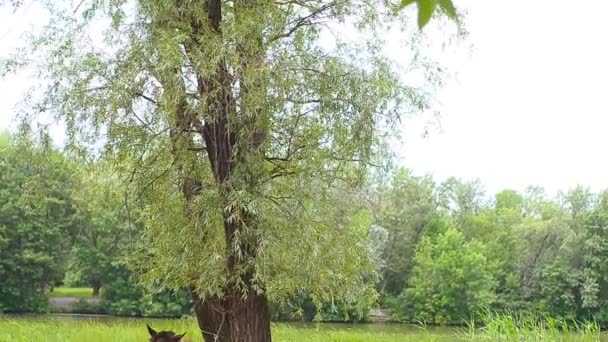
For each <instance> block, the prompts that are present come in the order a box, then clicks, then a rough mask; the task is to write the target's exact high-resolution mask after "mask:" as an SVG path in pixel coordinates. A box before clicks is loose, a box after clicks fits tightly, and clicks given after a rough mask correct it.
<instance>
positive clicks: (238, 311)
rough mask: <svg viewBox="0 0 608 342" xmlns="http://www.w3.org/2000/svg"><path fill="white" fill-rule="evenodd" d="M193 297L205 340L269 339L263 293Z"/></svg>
mask: <svg viewBox="0 0 608 342" xmlns="http://www.w3.org/2000/svg"><path fill="white" fill-rule="evenodd" d="M192 296H193V298H194V302H195V303H196V304H195V307H194V310H195V313H196V317H197V320H198V325H199V327H200V329H201V332H202V334H203V338H204V339H205V342H266V341H268V342H270V341H271V334H270V310H269V309H268V301H267V299H266V296H264V295H259V294H254V293H251V294H249V295H248V296H247V297H246V298H244V299H243V298H241V296H240V295H227V296H225V297H223V298H206V299H204V300H201V299H200V298H199V297H198V296H197V295H196V293H194V292H193V293H192Z"/></svg>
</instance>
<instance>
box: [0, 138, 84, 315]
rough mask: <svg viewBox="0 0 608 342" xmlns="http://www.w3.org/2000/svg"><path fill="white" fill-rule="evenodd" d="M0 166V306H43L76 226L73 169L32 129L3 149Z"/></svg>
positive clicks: (3, 308) (12, 308) (15, 308)
mask: <svg viewBox="0 0 608 342" xmlns="http://www.w3.org/2000/svg"><path fill="white" fill-rule="evenodd" d="M0 170H2V172H0V279H2V286H0V312H2V311H9V312H15V311H17V312H21V311H40V310H44V309H45V308H46V296H45V292H46V291H47V289H48V288H49V287H50V286H53V284H54V283H55V282H57V281H59V280H61V278H62V277H63V270H64V267H65V260H66V258H67V253H66V251H67V250H69V248H68V246H69V236H70V232H71V231H73V229H74V222H73V217H74V208H73V202H72V199H71V198H70V193H69V189H70V187H71V183H72V181H73V178H72V177H73V171H72V169H71V167H70V165H69V163H68V162H67V161H66V159H65V158H64V157H63V156H62V155H61V154H60V153H58V152H57V151H55V150H53V149H51V148H49V147H48V145H46V144H45V143H44V140H39V142H36V143H35V142H34V141H33V140H32V139H31V138H29V137H28V136H27V135H26V136H24V137H23V138H21V139H20V140H15V141H14V142H12V143H11V144H9V145H8V146H5V147H4V148H1V149H0Z"/></svg>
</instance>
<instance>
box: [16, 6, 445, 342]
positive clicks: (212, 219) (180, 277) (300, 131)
mask: <svg viewBox="0 0 608 342" xmlns="http://www.w3.org/2000/svg"><path fill="white" fill-rule="evenodd" d="M411 2H413V1H398V0H395V1H389V0H232V1H226V0H137V1H136V0H133V1H127V0H105V1H104V0H82V1H76V2H74V3H71V2H61V1H49V2H48V4H47V6H48V8H49V10H50V13H51V16H50V18H51V19H50V21H49V23H48V25H47V26H46V27H45V29H44V30H43V33H42V35H39V36H36V37H34V39H33V40H32V44H31V45H30V48H31V49H30V50H27V49H26V50H23V51H21V52H22V53H24V54H22V57H24V56H25V57H27V58H31V57H32V56H34V57H36V56H38V57H41V58H42V59H40V58H33V60H36V61H37V64H38V66H39V68H38V69H37V70H38V71H39V72H40V74H39V77H40V78H41V79H46V80H50V87H48V89H46V92H45V93H44V95H42V96H40V94H34V95H38V96H34V98H41V99H42V101H40V102H37V103H36V106H35V107H33V108H35V109H37V110H40V111H47V112H49V111H50V112H52V113H56V114H57V115H59V116H60V117H61V118H62V120H63V121H64V122H65V123H66V127H67V130H68V135H69V137H70V138H71V139H70V142H71V143H72V145H73V146H83V143H84V144H85V145H86V144H89V145H94V146H101V145H103V146H104V149H103V151H104V155H105V157H106V158H109V159H111V160H113V163H114V164H113V165H115V169H116V171H118V172H119V174H120V175H122V178H123V180H124V184H125V186H127V187H128V191H129V193H130V194H131V196H130V198H132V199H134V200H137V205H140V204H142V203H143V204H144V208H145V210H144V214H143V218H142V219H143V220H144V222H145V226H146V229H145V231H146V233H145V236H144V239H145V242H146V246H147V248H146V249H145V250H144V251H141V253H139V254H137V255H138V256H139V260H137V259H138V258H137V257H135V258H134V259H135V260H134V263H135V264H136V265H139V269H140V270H141V271H142V276H143V278H144V279H148V280H150V281H157V282H158V281H162V282H164V283H165V284H168V285H173V286H187V287H189V288H190V289H191V290H192V295H193V298H194V301H195V312H196V315H197V318H198V322H199V325H200V328H201V331H202V333H203V336H204V338H205V340H207V341H270V339H271V338H270V315H269V309H268V300H269V299H271V300H273V301H277V302H281V301H284V300H287V299H288V298H289V297H290V296H292V295H293V294H295V293H300V292H301V291H308V292H307V293H311V294H312V297H313V300H314V301H315V302H316V303H335V302H342V303H350V302H353V301H355V300H358V301H361V300H366V299H367V300H373V299H374V292H373V285H374V281H375V276H374V264H373V260H372V258H371V254H370V253H369V245H368V244H367V243H366V241H367V237H366V235H367V229H366V224H367V221H366V219H365V217H366V215H365V214H364V212H362V208H363V206H362V204H361V201H360V200H359V199H358V198H359V197H358V196H359V195H358V189H360V188H361V186H362V185H363V184H364V182H365V180H366V173H367V171H368V170H369V167H370V165H381V164H383V161H385V160H386V158H385V157H386V153H385V152H386V148H385V143H386V138H387V136H389V135H390V133H391V131H394V130H395V127H394V124H395V123H397V122H398V120H399V118H400V116H401V114H402V113H405V112H409V111H411V110H412V109H422V108H424V107H425V106H426V103H427V100H428V99H427V97H426V96H425V94H424V93H421V92H418V91H417V90H416V89H414V88H410V87H407V86H405V85H404V84H401V83H400V78H399V77H398V76H397V72H396V70H394V67H393V65H392V64H391V63H390V62H389V61H388V60H386V59H384V58H383V57H382V56H381V54H380V49H381V47H382V45H383V41H382V39H381V37H382V34H383V33H384V32H386V27H387V25H388V24H399V25H400V24H403V23H407V21H406V20H405V17H404V16H403V15H402V14H396V13H397V10H398V9H399V7H401V6H404V5H407V4H409V3H411ZM418 5H419V9H420V16H419V18H418V22H419V24H420V25H423V24H424V23H426V22H427V21H428V19H429V18H430V16H431V14H432V12H433V10H434V9H435V8H440V9H443V10H444V12H445V13H446V14H448V15H452V14H453V7H451V2H450V1H435V0H422V1H418ZM437 5H439V7H437ZM332 27H333V28H334V29H335V28H337V27H352V30H350V32H351V33H352V34H353V35H354V36H355V35H356V37H357V39H350V40H343V39H341V37H340V36H339V35H338V36H336V32H344V31H343V30H342V31H340V30H338V31H336V30H332ZM101 32H103V33H101ZM321 36H325V37H330V39H325V41H326V42H328V41H329V42H332V44H325V46H323V45H322V44H320V37H321ZM351 38H352V37H351ZM334 43H335V44H334ZM328 45H329V46H328ZM40 60H43V62H40ZM23 62H27V61H24V60H23V59H21V60H20V59H19V58H17V59H16V60H14V61H13V63H10V62H9V63H7V64H5V67H16V66H19V65H20V64H21V63H23ZM432 76H433V75H432V74H431V77H432Z"/></svg>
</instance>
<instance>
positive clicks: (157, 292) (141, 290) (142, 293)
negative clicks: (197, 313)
mask: <svg viewBox="0 0 608 342" xmlns="http://www.w3.org/2000/svg"><path fill="white" fill-rule="evenodd" d="M109 279H111V280H109V281H107V282H106V284H105V285H104V291H103V292H102V297H103V300H104V301H103V305H104V306H103V309H104V311H106V312H108V313H110V314H113V315H117V316H149V317H181V316H184V315H189V314H191V313H192V298H191V296H190V293H189V291H187V290H184V289H180V290H172V289H162V288H159V287H152V288H150V287H143V286H141V285H140V284H138V282H137V281H135V279H133V277H132V275H131V273H130V272H129V271H128V270H127V269H126V268H124V267H120V266H119V267H115V269H114V271H113V273H112V274H111V277H110V278H109Z"/></svg>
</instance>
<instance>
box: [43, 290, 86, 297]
mask: <svg viewBox="0 0 608 342" xmlns="http://www.w3.org/2000/svg"><path fill="white" fill-rule="evenodd" d="M48 296H49V297H78V298H88V297H93V289H92V288H90V287H56V288H54V289H53V292H49V293H48Z"/></svg>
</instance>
